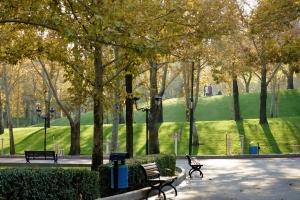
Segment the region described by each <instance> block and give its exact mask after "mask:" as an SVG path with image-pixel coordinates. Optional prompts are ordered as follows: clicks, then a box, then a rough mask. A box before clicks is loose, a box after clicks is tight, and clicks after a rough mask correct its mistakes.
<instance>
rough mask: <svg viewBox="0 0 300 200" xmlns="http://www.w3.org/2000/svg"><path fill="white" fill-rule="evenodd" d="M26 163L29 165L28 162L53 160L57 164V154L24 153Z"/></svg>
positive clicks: (41, 152)
mask: <svg viewBox="0 0 300 200" xmlns="http://www.w3.org/2000/svg"><path fill="white" fill-rule="evenodd" d="M25 159H26V163H30V160H31V159H32V160H54V163H57V159H58V158H57V154H56V153H55V151H35V150H29V151H25Z"/></svg>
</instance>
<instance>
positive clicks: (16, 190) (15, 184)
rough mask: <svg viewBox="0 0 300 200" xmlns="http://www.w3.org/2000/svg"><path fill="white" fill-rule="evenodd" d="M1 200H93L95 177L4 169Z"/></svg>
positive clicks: (61, 171) (69, 171) (0, 176)
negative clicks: (2, 199)
mask: <svg viewBox="0 0 300 200" xmlns="http://www.w3.org/2000/svg"><path fill="white" fill-rule="evenodd" d="M0 180H1V186H0V187H1V191H0V192H1V196H2V197H4V198H5V199H14V200H17V199H36V200H39V199H43V200H44V199H96V198H98V197H99V191H98V188H99V174H98V172H93V171H88V170H72V169H67V170H66V169H60V168H56V169H51V168H7V169H3V170H1V171H0Z"/></svg>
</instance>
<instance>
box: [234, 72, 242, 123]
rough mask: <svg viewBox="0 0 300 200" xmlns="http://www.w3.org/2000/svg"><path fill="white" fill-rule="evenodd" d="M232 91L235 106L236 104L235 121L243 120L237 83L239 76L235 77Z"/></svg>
mask: <svg viewBox="0 0 300 200" xmlns="http://www.w3.org/2000/svg"><path fill="white" fill-rule="evenodd" d="M232 90H233V104H234V119H235V121H240V120H242V116H241V110H240V101H239V88H238V83H237V76H234V77H233V80H232Z"/></svg>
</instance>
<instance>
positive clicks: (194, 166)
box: [186, 154, 203, 178]
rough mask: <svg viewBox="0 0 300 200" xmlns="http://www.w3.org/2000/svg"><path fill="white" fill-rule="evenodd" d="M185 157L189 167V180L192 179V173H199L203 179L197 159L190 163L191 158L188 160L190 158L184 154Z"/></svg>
mask: <svg viewBox="0 0 300 200" xmlns="http://www.w3.org/2000/svg"><path fill="white" fill-rule="evenodd" d="M186 157H187V159H188V162H189V165H190V167H191V169H190V171H189V175H190V178H192V173H193V172H194V171H198V172H200V177H201V178H203V173H202V172H201V170H200V169H201V167H202V166H203V165H201V164H200V162H199V161H198V160H197V159H195V160H193V161H192V160H191V158H190V156H189V155H187V154H186Z"/></svg>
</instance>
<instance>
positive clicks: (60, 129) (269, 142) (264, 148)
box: [2, 90, 300, 155]
mask: <svg viewBox="0 0 300 200" xmlns="http://www.w3.org/2000/svg"><path fill="white" fill-rule="evenodd" d="M279 99H280V116H281V118H276V119H268V121H269V123H268V124H266V125H260V124H259V123H258V119H257V117H258V113H259V93H251V94H241V95H240V103H241V110H242V111H241V112H242V116H243V118H244V120H243V121H241V122H235V121H233V120H229V119H230V113H229V109H228V96H224V95H223V96H213V97H207V98H200V100H199V103H198V107H197V110H196V112H195V116H196V119H197V120H198V121H197V131H198V134H199V139H200V143H201V145H200V146H199V147H197V146H195V147H193V154H194V155H196V154H198V155H220V154H221V155H224V154H226V139H225V138H226V133H228V134H231V135H232V136H233V153H236V154H237V153H238V152H239V144H240V143H239V141H238V139H239V137H238V135H243V136H244V139H245V148H244V151H245V153H248V152H249V143H250V142H251V141H254V142H255V143H257V142H259V144H260V146H261V151H260V153H262V154H274V153H276V154H279V153H291V152H292V151H293V149H292V147H291V146H290V145H291V144H300V134H299V130H300V127H299V126H300V125H299V120H300V108H299V103H298V102H299V99H300V91H299V90H286V91H282V92H281V93H280V98H279ZM268 101H270V98H268ZM268 110H269V109H268ZM135 119H136V121H137V122H138V123H137V124H134V153H135V155H143V154H145V149H144V148H145V131H146V130H145V124H144V121H145V113H143V112H139V113H136V115H135ZM184 119H185V109H184V103H183V102H182V101H181V100H180V99H172V100H167V101H164V121H165V122H164V123H162V124H159V135H160V136H159V142H160V150H161V152H174V143H173V140H172V132H173V131H174V132H177V131H178V130H179V129H180V132H181V138H180V141H179V142H178V154H179V155H183V154H185V153H187V152H188V139H189V123H188V122H184ZM92 121H93V118H92V113H85V114H83V115H82V123H81V124H82V126H81V154H82V155H91V153H92V137H93V126H91V125H89V124H90V123H92ZM40 126H41V127H28V128H15V129H14V141H15V147H16V153H17V154H23V152H24V150H26V149H31V150H32V149H37V150H41V149H43V145H44V143H43V141H44V129H43V124H40ZM125 132H126V129H125V125H119V140H120V141H121V144H120V146H119V149H118V150H119V151H125V148H126V147H125V146H126V145H125ZM53 134H54V139H55V141H56V143H59V145H60V147H61V148H64V149H65V152H66V153H67V152H68V150H69V143H70V128H69V127H68V122H67V120H66V119H59V120H53V121H52V122H51V128H50V129H47V149H53V144H54V140H53ZM110 134H111V125H110V124H108V125H104V138H105V140H106V139H110V138H111V136H110ZM2 137H3V138H4V147H6V148H5V150H4V154H9V148H8V147H9V140H8V131H7V130H5V133H4V134H3V135H2ZM104 151H105V150H104ZM297 151H299V148H298V149H297Z"/></svg>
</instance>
